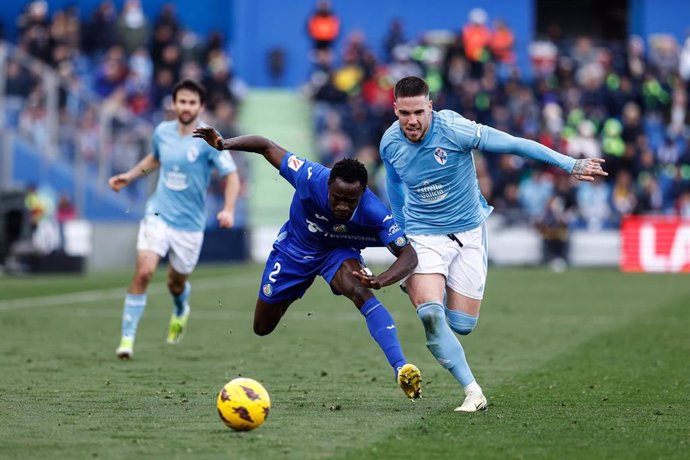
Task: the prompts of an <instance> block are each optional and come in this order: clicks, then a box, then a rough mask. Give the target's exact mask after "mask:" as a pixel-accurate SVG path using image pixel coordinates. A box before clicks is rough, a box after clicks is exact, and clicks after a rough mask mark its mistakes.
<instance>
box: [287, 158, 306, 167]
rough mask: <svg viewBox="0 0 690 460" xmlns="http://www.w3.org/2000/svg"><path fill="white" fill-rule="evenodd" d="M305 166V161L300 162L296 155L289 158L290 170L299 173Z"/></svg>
mask: <svg viewBox="0 0 690 460" xmlns="http://www.w3.org/2000/svg"><path fill="white" fill-rule="evenodd" d="M303 164H304V160H300V159H299V158H297V157H296V156H294V155H292V156H290V158H288V168H290V169H292V170H293V171H299V168H301V167H302V165H303Z"/></svg>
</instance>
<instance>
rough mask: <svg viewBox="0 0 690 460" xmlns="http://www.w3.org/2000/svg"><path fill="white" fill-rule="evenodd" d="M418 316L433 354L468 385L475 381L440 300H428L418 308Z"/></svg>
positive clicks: (442, 364)
mask: <svg viewBox="0 0 690 460" xmlns="http://www.w3.org/2000/svg"><path fill="white" fill-rule="evenodd" d="M417 316H419V319H421V320H422V324H424V332H425V333H426V346H427V348H428V349H429V351H430V352H431V354H432V355H434V357H435V358H436V359H437V360H438V362H439V363H441V366H443V367H445V368H446V369H448V371H450V373H451V374H452V375H453V377H455V379H456V380H457V381H458V382H460V385H462V386H463V388H464V387H466V386H467V385H469V384H471V383H472V382H473V381H474V376H473V375H472V371H471V370H470V366H469V365H468V364H467V359H465V351H464V350H463V349H462V345H460V341H458V338H457V337H456V336H455V334H453V331H451V330H450V327H449V326H448V322H447V321H446V313H445V310H444V308H443V305H441V304H440V303H439V302H427V303H423V304H421V305H420V306H419V307H418V308H417Z"/></svg>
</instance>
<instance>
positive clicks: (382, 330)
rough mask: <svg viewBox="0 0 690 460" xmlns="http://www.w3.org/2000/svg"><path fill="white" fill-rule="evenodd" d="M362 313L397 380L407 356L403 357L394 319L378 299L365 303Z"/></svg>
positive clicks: (373, 298)
mask: <svg viewBox="0 0 690 460" xmlns="http://www.w3.org/2000/svg"><path fill="white" fill-rule="evenodd" d="M360 313H362V315H363V316H364V318H366V320H367V327H368V328H369V333H370V334H371V336H372V337H373V338H374V340H376V343H378V344H379V347H380V348H381V350H383V353H384V354H385V355H386V359H388V362H389V363H390V365H391V366H393V371H394V372H395V376H396V378H397V376H398V368H399V367H401V366H402V365H404V364H405V355H403V351H402V347H400V342H399V341H398V333H397V331H396V330H395V322H394V321H393V317H392V316H391V314H390V313H388V310H386V307H384V306H383V304H382V303H381V302H380V301H379V299H377V298H376V297H372V298H371V299H369V300H367V301H366V302H364V305H362V308H361V309H360Z"/></svg>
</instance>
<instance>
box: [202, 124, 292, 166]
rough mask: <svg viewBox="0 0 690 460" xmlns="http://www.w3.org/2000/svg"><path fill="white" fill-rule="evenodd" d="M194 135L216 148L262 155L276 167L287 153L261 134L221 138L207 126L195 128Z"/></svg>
mask: <svg viewBox="0 0 690 460" xmlns="http://www.w3.org/2000/svg"><path fill="white" fill-rule="evenodd" d="M192 136H194V137H198V138H200V139H203V140H205V141H206V142H207V143H208V144H209V145H210V146H211V147H213V148H215V149H217V150H241V151H243V152H254V153H259V154H261V155H263V156H264V157H265V158H266V160H268V162H269V163H271V164H272V165H273V166H274V167H275V168H276V169H280V163H281V162H282V161H283V157H284V156H285V154H286V153H287V150H285V149H284V148H283V147H281V146H279V145H278V144H276V143H275V142H273V141H272V140H270V139H267V138H265V137H263V136H254V135H248V136H237V137H232V138H230V139H223V138H222V137H221V135H220V134H218V131H216V130H215V129H214V128H212V127H210V126H208V127H205V128H196V129H195V130H194V133H193V134H192Z"/></svg>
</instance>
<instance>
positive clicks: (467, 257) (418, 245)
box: [409, 224, 488, 300]
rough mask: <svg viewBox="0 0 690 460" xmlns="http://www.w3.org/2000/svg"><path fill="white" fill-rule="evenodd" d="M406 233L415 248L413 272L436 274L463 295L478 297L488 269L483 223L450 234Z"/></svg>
mask: <svg viewBox="0 0 690 460" xmlns="http://www.w3.org/2000/svg"><path fill="white" fill-rule="evenodd" d="M454 235H455V237H456V238H457V240H458V241H460V243H462V247H460V244H459V243H458V242H457V241H454V240H453V239H451V238H449V237H448V236H447V235H417V236H409V239H410V241H411V242H412V246H413V247H414V248H415V251H417V259H418V263H417V268H415V270H414V272H413V273H440V274H442V275H443V276H445V277H446V285H447V286H448V287H449V288H451V289H452V290H454V291H455V292H458V293H460V294H462V295H464V296H466V297H469V298H471V299H477V300H481V299H482V298H483V297H484V284H485V283H486V272H487V268H488V242H487V235H486V225H485V224H482V225H480V226H479V227H477V228H475V229H472V230H468V231H466V232H458V233H455V234H454Z"/></svg>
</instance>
